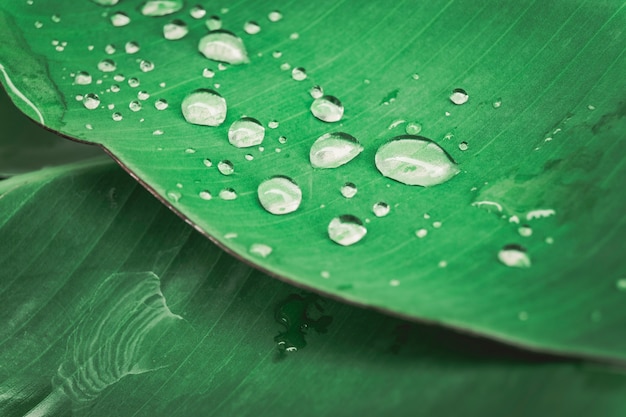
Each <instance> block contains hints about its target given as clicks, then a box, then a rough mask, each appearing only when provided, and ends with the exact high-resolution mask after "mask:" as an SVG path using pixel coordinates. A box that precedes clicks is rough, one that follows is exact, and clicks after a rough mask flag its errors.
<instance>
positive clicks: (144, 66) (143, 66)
mask: <svg viewBox="0 0 626 417" xmlns="http://www.w3.org/2000/svg"><path fill="white" fill-rule="evenodd" d="M139 69H140V70H141V71H143V72H150V71H152V70H153V69H154V63H153V62H152V61H148V60H147V59H142V60H141V61H140V62H139Z"/></svg>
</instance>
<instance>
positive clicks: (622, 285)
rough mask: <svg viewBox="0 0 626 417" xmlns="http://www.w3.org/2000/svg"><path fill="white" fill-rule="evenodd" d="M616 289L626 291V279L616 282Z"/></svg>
mask: <svg viewBox="0 0 626 417" xmlns="http://www.w3.org/2000/svg"><path fill="white" fill-rule="evenodd" d="M615 287H616V288H617V289H618V290H620V291H626V278H620V279H618V280H617V281H615Z"/></svg>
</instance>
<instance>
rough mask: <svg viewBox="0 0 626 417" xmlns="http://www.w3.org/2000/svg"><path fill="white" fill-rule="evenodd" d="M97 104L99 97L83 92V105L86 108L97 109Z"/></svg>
mask: <svg viewBox="0 0 626 417" xmlns="http://www.w3.org/2000/svg"><path fill="white" fill-rule="evenodd" d="M99 105H100V97H98V95H97V94H94V93H89V94H85V96H84V97H83V106H85V108H86V109H89V110H93V109H97V108H98V106H99Z"/></svg>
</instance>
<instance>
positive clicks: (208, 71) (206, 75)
mask: <svg viewBox="0 0 626 417" xmlns="http://www.w3.org/2000/svg"><path fill="white" fill-rule="evenodd" d="M202 76H203V77H204V78H213V77H214V76H215V71H213V70H212V69H210V68H205V69H203V70H202Z"/></svg>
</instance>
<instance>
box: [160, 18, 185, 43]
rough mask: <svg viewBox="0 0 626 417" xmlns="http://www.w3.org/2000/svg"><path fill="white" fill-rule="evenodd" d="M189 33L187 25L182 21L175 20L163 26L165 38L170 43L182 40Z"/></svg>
mask: <svg viewBox="0 0 626 417" xmlns="http://www.w3.org/2000/svg"><path fill="white" fill-rule="evenodd" d="M188 33H189V28H188V27H187V23H185V22H183V21H182V20H180V19H174V20H172V21H171V22H169V23H166V24H164V25H163V37H164V38H165V39H167V40H170V41H175V40H178V39H182V38H184V37H185V36H187V34H188Z"/></svg>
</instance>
